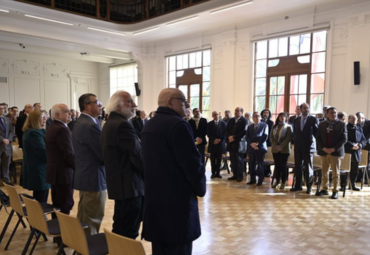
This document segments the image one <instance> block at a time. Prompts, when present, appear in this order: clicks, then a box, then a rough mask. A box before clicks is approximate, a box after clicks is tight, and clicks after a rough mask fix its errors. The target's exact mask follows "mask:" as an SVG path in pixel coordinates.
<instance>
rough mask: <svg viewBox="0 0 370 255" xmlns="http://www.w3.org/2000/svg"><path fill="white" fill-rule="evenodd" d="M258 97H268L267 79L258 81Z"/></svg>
mask: <svg viewBox="0 0 370 255" xmlns="http://www.w3.org/2000/svg"><path fill="white" fill-rule="evenodd" d="M256 95H257V96H262V95H266V79H265V78H262V79H256Z"/></svg>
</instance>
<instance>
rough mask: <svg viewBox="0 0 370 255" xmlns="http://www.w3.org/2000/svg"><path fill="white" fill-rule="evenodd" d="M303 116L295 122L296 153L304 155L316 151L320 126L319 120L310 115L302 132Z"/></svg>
mask: <svg viewBox="0 0 370 255" xmlns="http://www.w3.org/2000/svg"><path fill="white" fill-rule="evenodd" d="M301 118H302V116H300V117H298V118H296V119H295V120H294V125H293V132H294V133H293V135H294V151H295V152H303V153H314V152H315V151H316V133H317V129H318V126H319V120H318V119H317V118H316V117H314V116H311V115H309V116H308V117H307V119H306V124H305V125H304V128H303V130H301Z"/></svg>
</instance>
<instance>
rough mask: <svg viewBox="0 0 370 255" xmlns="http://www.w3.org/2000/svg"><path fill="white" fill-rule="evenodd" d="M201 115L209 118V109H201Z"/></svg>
mask: <svg viewBox="0 0 370 255" xmlns="http://www.w3.org/2000/svg"><path fill="white" fill-rule="evenodd" d="M202 117H203V118H206V119H207V120H210V119H211V117H210V114H209V111H205V110H202Z"/></svg>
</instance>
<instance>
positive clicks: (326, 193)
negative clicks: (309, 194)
mask: <svg viewBox="0 0 370 255" xmlns="http://www.w3.org/2000/svg"><path fill="white" fill-rule="evenodd" d="M328 195H329V192H328V191H327V190H320V192H319V193H317V196H328Z"/></svg>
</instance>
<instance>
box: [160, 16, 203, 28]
mask: <svg viewBox="0 0 370 255" xmlns="http://www.w3.org/2000/svg"><path fill="white" fill-rule="evenodd" d="M197 18H199V16H198V15H196V16H192V17H189V18H185V19H180V20H176V21H172V22H169V23H167V24H166V26H172V25H175V24H180V23H183V22H185V21H189V20H193V19H197Z"/></svg>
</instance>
